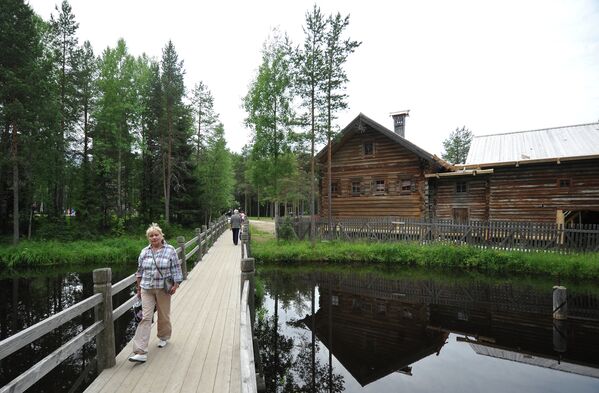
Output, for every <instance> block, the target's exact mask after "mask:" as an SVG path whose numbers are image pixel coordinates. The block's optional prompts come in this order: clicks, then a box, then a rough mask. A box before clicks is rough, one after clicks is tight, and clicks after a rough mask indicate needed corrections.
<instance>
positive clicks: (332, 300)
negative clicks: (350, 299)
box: [331, 295, 339, 306]
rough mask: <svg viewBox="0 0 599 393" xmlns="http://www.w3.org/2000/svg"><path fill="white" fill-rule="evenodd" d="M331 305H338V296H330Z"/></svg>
mask: <svg viewBox="0 0 599 393" xmlns="http://www.w3.org/2000/svg"><path fill="white" fill-rule="evenodd" d="M331 305H333V306H338V305H339V296H337V295H332V296H331Z"/></svg>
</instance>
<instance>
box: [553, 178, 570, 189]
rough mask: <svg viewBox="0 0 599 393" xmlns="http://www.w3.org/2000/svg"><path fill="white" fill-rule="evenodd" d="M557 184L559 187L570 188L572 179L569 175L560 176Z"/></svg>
mask: <svg viewBox="0 0 599 393" xmlns="http://www.w3.org/2000/svg"><path fill="white" fill-rule="evenodd" d="M556 184H557V187H558V188H559V189H566V190H569V189H570V188H572V179H570V178H569V177H560V178H558V179H557V182H556ZM562 184H565V185H562Z"/></svg>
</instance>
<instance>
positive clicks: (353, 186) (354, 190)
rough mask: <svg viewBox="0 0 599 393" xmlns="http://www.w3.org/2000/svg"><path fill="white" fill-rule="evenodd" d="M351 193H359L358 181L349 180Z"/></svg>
mask: <svg viewBox="0 0 599 393" xmlns="http://www.w3.org/2000/svg"><path fill="white" fill-rule="evenodd" d="M351 193H352V195H360V182H359V181H352V182H351Z"/></svg>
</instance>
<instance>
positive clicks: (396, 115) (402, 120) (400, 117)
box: [390, 109, 410, 138]
mask: <svg viewBox="0 0 599 393" xmlns="http://www.w3.org/2000/svg"><path fill="white" fill-rule="evenodd" d="M390 115H391V117H392V118H393V130H394V131H395V133H396V134H397V135H399V136H400V137H402V138H405V137H406V117H407V116H409V115H410V110H409V109H408V110H406V111H397V112H392V113H390Z"/></svg>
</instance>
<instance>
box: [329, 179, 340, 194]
mask: <svg viewBox="0 0 599 393" xmlns="http://www.w3.org/2000/svg"><path fill="white" fill-rule="evenodd" d="M337 194H339V182H337V181H334V182H331V195H337Z"/></svg>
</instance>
